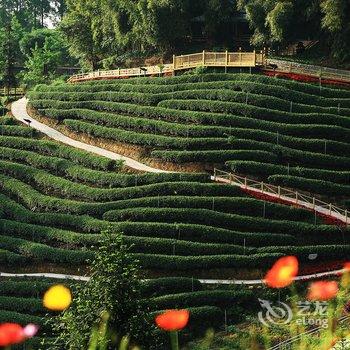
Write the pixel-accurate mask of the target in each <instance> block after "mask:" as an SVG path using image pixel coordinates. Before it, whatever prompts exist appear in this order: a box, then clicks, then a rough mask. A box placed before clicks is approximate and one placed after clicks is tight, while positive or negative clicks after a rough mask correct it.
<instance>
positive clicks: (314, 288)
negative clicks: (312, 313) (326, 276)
mask: <svg viewBox="0 0 350 350" xmlns="http://www.w3.org/2000/svg"><path fill="white" fill-rule="evenodd" d="M338 291H339V287H338V283H337V282H335V281H331V282H329V281H318V282H313V283H311V285H310V287H309V292H308V295H307V298H308V299H309V300H311V301H315V300H317V301H326V300H329V299H333V298H335V297H336V295H337V294H338Z"/></svg>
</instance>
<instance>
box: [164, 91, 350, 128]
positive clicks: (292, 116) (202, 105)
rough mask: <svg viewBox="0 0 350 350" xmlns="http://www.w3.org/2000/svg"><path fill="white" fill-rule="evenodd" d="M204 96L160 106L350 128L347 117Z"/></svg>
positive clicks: (173, 101) (177, 100) (173, 100)
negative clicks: (271, 107) (213, 99)
mask: <svg viewBox="0 0 350 350" xmlns="http://www.w3.org/2000/svg"><path fill="white" fill-rule="evenodd" d="M204 98H205V94H203V99H201V100H200V99H185V98H184V99H172V100H164V101H161V102H159V104H158V106H159V107H163V108H169V109H181V110H189V111H202V112H212V113H226V114H233V115H235V114H238V115H243V116H248V117H251V118H256V119H263V120H267V121H271V122H277V123H288V124H320V125H331V126H338V127H342V128H347V129H349V128H350V120H349V118H347V117H346V116H336V115H333V114H324V113H307V114H300V113H290V112H285V111H279V110H273V109H268V108H263V107H258V106H254V105H250V104H244V103H235V102H222V101H208V100H206V99H204Z"/></svg>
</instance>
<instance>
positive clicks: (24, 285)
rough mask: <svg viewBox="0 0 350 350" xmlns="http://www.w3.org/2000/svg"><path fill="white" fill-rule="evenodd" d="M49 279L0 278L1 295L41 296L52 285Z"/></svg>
mask: <svg viewBox="0 0 350 350" xmlns="http://www.w3.org/2000/svg"><path fill="white" fill-rule="evenodd" d="M52 284H53V283H52V282H50V280H49V279H47V280H46V279H42V278H40V279H39V278H38V279H34V278H30V279H28V280H22V279H20V280H18V279H13V280H11V279H2V280H0V295H4V296H6V295H10V296H12V297H21V298H41V297H42V296H43V294H44V292H45V291H46V290H47V289H48V288H49V287H50V286H51V285H52Z"/></svg>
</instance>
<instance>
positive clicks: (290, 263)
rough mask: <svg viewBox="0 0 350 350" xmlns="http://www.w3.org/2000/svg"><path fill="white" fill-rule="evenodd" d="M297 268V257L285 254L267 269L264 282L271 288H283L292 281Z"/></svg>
mask: <svg viewBox="0 0 350 350" xmlns="http://www.w3.org/2000/svg"><path fill="white" fill-rule="evenodd" d="M298 270H299V263H298V259H297V258H296V257H295V256H285V257H283V258H280V259H279V260H277V262H276V263H275V264H274V265H273V266H272V268H271V269H270V270H269V271H268V273H267V274H266V277H265V283H266V284H267V285H268V286H269V287H271V288H284V287H287V286H289V285H290V284H291V283H293V281H294V278H295V277H296V276H297V274H298Z"/></svg>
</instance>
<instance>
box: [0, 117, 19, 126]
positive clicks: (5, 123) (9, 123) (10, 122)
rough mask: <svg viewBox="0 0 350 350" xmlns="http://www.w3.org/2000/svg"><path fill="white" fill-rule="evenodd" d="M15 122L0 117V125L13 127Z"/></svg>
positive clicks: (11, 119) (9, 118) (8, 118)
mask: <svg viewBox="0 0 350 350" xmlns="http://www.w3.org/2000/svg"><path fill="white" fill-rule="evenodd" d="M15 124H16V122H15V120H14V119H13V118H11V117H1V118H0V125H15Z"/></svg>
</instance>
